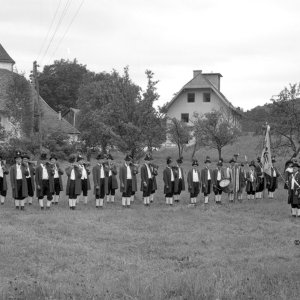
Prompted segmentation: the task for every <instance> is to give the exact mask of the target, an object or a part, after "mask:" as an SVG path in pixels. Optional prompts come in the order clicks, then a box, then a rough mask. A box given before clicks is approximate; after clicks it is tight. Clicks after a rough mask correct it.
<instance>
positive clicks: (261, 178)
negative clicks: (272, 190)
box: [255, 157, 265, 199]
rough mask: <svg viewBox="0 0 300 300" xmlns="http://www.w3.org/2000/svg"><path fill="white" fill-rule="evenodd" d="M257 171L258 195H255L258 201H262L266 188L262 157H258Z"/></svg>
mask: <svg viewBox="0 0 300 300" xmlns="http://www.w3.org/2000/svg"><path fill="white" fill-rule="evenodd" d="M255 171H256V175H257V184H256V193H255V198H256V199H261V198H262V193H263V190H264V188H265V186H264V184H265V183H264V168H263V165H262V163H261V159H260V157H257V163H256V166H255Z"/></svg>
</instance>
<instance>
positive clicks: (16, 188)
mask: <svg viewBox="0 0 300 300" xmlns="http://www.w3.org/2000/svg"><path fill="white" fill-rule="evenodd" d="M15 161H16V163H15V164H14V165H12V166H11V168H10V183H11V188H12V196H13V198H14V199H15V206H16V209H19V208H20V207H21V210H24V204H25V201H24V199H25V198H26V197H27V196H28V189H27V181H26V176H28V174H29V173H28V171H27V169H26V168H25V166H24V164H22V155H21V152H20V151H17V152H16V155H15Z"/></svg>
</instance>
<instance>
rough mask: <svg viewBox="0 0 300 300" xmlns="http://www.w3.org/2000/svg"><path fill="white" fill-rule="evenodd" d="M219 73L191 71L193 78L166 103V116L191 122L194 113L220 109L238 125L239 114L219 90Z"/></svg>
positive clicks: (200, 113)
mask: <svg viewBox="0 0 300 300" xmlns="http://www.w3.org/2000/svg"><path fill="white" fill-rule="evenodd" d="M221 77H222V75H221V74H220V73H202V71H201V70H195V71H193V78H192V79H191V80H190V81H189V82H188V83H186V84H185V85H184V86H183V87H182V88H181V90H180V91H179V92H178V93H177V94H176V95H175V96H174V97H173V99H172V100H171V101H170V103H169V104H168V105H167V116H168V117H169V118H176V119H178V120H182V121H183V122H187V123H188V124H192V123H191V121H192V120H193V115H194V113H198V114H199V115H202V114H205V113H208V112H211V111H212V110H221V111H223V112H224V113H226V115H227V116H228V118H229V119H230V120H231V121H232V122H233V123H234V124H236V125H238V126H239V124H240V119H241V114H240V113H239V112H238V111H237V110H236V108H235V107H234V106H233V105H232V104H231V103H230V102H229V101H228V100H227V99H226V97H225V96H224V95H223V94H222V93H221V91H220V80H221Z"/></svg>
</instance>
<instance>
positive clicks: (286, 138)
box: [269, 83, 300, 156]
mask: <svg viewBox="0 0 300 300" xmlns="http://www.w3.org/2000/svg"><path fill="white" fill-rule="evenodd" d="M299 95H300V83H298V84H290V85H289V87H288V88H287V87H286V88H284V89H283V90H282V91H281V92H280V93H279V95H278V98H277V99H274V100H273V101H272V102H273V105H272V109H271V113H270V116H269V123H270V127H271V132H272V146H273V148H274V149H276V150H277V151H280V152H282V153H283V154H284V153H287V152H292V155H293V156H297V155H298V154H299V152H300V100H299Z"/></svg>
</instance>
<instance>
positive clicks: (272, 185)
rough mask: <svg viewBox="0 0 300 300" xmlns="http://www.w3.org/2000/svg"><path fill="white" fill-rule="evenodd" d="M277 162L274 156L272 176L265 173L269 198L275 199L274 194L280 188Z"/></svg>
mask: <svg viewBox="0 0 300 300" xmlns="http://www.w3.org/2000/svg"><path fill="white" fill-rule="evenodd" d="M275 162H276V160H275V157H274V156H272V167H271V174H267V173H265V179H266V187H267V189H268V197H269V198H271V199H273V198H274V192H275V190H276V189H277V187H278V182H277V181H278V180H277V178H278V177H279V172H278V170H277V168H276V167H275V166H274V164H275Z"/></svg>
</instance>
